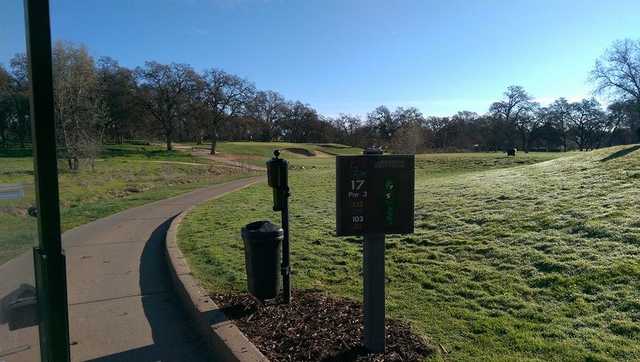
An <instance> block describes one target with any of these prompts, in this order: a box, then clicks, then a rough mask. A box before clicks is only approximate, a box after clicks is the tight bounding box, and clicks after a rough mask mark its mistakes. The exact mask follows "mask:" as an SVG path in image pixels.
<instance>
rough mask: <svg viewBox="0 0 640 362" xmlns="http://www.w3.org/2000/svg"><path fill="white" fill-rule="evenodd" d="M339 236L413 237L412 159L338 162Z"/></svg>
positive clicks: (360, 158)
mask: <svg viewBox="0 0 640 362" xmlns="http://www.w3.org/2000/svg"><path fill="white" fill-rule="evenodd" d="M336 177H337V183H336V216H337V219H336V222H337V230H336V231H337V235H338V236H349V235H366V234H411V233H413V219H414V217H413V211H414V182H415V159H414V156H412V155H390V156H384V155H362V156H338V157H337V158H336Z"/></svg>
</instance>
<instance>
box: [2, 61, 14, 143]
mask: <svg viewBox="0 0 640 362" xmlns="http://www.w3.org/2000/svg"><path fill="white" fill-rule="evenodd" d="M11 82H12V79H11V74H9V72H8V71H7V70H6V69H4V67H3V66H2V65H1V64H0V147H6V146H7V143H8V140H7V138H8V135H7V132H8V130H9V127H10V124H11V122H12V121H13V119H14V118H15V108H14V106H13V100H12V98H11V90H10V86H11Z"/></svg>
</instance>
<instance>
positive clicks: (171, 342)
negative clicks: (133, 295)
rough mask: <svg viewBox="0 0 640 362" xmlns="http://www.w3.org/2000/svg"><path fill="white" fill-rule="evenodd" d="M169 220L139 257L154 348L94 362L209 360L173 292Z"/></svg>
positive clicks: (103, 358) (141, 284) (137, 350)
mask: <svg viewBox="0 0 640 362" xmlns="http://www.w3.org/2000/svg"><path fill="white" fill-rule="evenodd" d="M174 218H175V216H173V217H171V218H169V219H168V220H166V221H165V222H163V223H162V224H161V225H160V226H158V227H157V228H156V229H155V230H154V231H153V232H152V233H151V236H150V237H149V239H148V240H147V243H146V244H145V247H144V249H143V251H142V256H141V258H140V291H141V296H142V305H143V308H144V314H145V317H146V318H147V321H148V322H149V326H150V327H151V332H152V338H153V345H149V346H144V347H140V348H135V349H131V350H128V351H124V352H120V353H114V354H111V355H109V356H104V357H100V358H96V359H93V360H91V361H92V362H121V361H122V362H125V361H135V362H146V361H207V360H208V358H207V357H208V354H207V349H206V345H205V344H204V342H203V341H201V340H200V338H199V336H198V335H197V334H196V333H195V331H194V330H193V329H192V328H190V326H191V323H190V322H189V321H188V316H187V314H186V313H185V312H184V310H183V309H182V306H181V305H180V304H179V301H178V299H177V297H176V296H174V293H173V291H172V290H171V283H170V279H169V272H168V269H167V265H166V262H165V257H164V253H165V248H164V241H165V235H166V233H167V230H168V229H169V226H170V225H171V221H172V220H173V219H174Z"/></svg>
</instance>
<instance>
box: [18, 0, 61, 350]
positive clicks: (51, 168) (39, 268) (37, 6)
mask: <svg viewBox="0 0 640 362" xmlns="http://www.w3.org/2000/svg"><path fill="white" fill-rule="evenodd" d="M24 7H25V19H26V27H27V55H28V60H29V75H30V80H31V127H32V131H33V152H34V169H35V174H36V201H37V204H38V238H39V239H40V245H39V247H37V248H34V264H35V274H36V275H35V279H36V287H37V293H38V309H39V314H40V325H39V331H40V355H41V359H42V361H52V362H65V361H69V319H68V309H67V280H66V276H67V274H66V271H65V258H64V254H63V253H62V241H61V237H60V204H59V199H58V164H57V159H56V137H55V121H54V112H53V111H54V110H53V73H52V61H51V29H50V25H49V2H48V1H47V0H25V3H24Z"/></svg>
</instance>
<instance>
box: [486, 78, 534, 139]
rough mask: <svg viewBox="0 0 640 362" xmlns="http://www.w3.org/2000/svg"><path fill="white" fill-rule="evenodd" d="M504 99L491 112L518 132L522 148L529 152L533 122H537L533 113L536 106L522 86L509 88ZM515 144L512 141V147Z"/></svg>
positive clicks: (493, 106)
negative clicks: (529, 139)
mask: <svg viewBox="0 0 640 362" xmlns="http://www.w3.org/2000/svg"><path fill="white" fill-rule="evenodd" d="M504 97H505V99H504V100H502V101H499V102H495V103H493V104H492V105H491V107H490V108H489V112H490V113H491V114H492V115H493V116H494V117H496V118H498V119H502V120H504V121H505V123H506V124H507V125H511V126H513V128H514V129H515V130H517V131H518V133H519V134H520V136H521V140H522V148H523V149H524V150H525V151H527V147H528V145H527V137H528V134H529V132H530V131H531V128H532V126H533V123H532V122H533V121H534V120H535V117H533V116H532V114H531V113H532V112H533V111H534V110H535V107H536V104H535V103H534V102H532V98H531V96H530V95H529V94H528V93H527V92H526V91H525V90H524V88H522V87H520V86H510V87H508V88H507V90H506V92H504ZM514 144H515V142H513V140H512V141H511V145H510V146H513V145H514Z"/></svg>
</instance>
